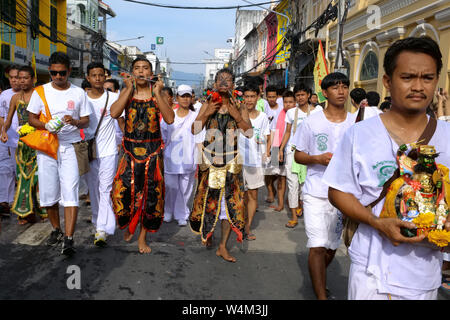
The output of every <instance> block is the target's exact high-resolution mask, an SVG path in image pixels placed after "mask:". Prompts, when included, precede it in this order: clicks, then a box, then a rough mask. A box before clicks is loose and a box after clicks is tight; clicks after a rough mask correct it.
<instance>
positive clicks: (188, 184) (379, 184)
mask: <svg viewBox="0 0 450 320" xmlns="http://www.w3.org/2000/svg"><path fill="white" fill-rule="evenodd" d="M441 68H442V59H441V52H440V49H439V47H438V45H437V44H436V43H435V42H434V41H433V40H431V39H429V38H426V37H425V38H406V39H403V40H399V41H397V42H395V43H394V44H393V45H391V46H390V47H389V49H388V50H387V53H386V56H385V59H384V69H385V75H384V77H383V83H384V85H385V87H386V88H387V90H388V91H389V93H390V96H389V97H385V99H384V102H382V103H381V104H380V95H379V94H378V93H377V92H374V91H369V92H366V91H365V90H364V89H362V88H355V89H353V90H351V91H350V90H349V88H350V86H351V85H350V81H349V79H348V78H347V76H346V75H344V74H342V73H339V72H335V73H330V74H328V75H327V76H326V77H325V78H324V79H323V80H322V82H321V90H322V94H323V96H324V97H325V99H326V102H322V103H319V101H318V95H317V94H315V93H313V92H312V90H311V89H310V88H309V87H308V86H307V85H306V84H305V83H302V82H298V83H296V84H295V86H294V87H293V90H290V89H289V88H283V87H282V86H273V85H268V86H266V87H265V89H264V81H263V80H262V79H261V78H259V77H248V78H246V79H245V83H244V85H243V87H239V88H235V76H234V74H233V72H232V71H231V70H230V69H226V68H225V69H222V70H220V71H218V72H217V74H216V76H215V82H214V88H211V89H210V90H208V91H207V93H206V94H205V95H204V97H202V98H201V99H199V101H197V99H196V98H195V94H194V92H193V90H192V88H191V87H190V86H189V85H180V86H178V88H177V90H176V95H174V93H173V91H172V89H170V88H168V87H164V84H163V82H162V80H161V79H160V78H159V77H158V76H155V75H154V74H153V70H152V64H151V63H150V62H149V61H148V60H147V59H146V58H144V57H138V58H136V59H135V60H134V61H133V63H132V67H131V70H130V72H129V73H126V74H123V87H122V88H120V83H119V82H118V81H117V80H115V79H111V78H109V76H108V74H107V70H106V69H105V67H104V66H103V65H102V64H101V63H97V62H93V63H91V64H89V65H88V66H87V74H86V80H85V81H84V82H83V85H82V88H80V87H77V86H75V85H73V84H72V83H71V82H70V81H69V80H68V79H69V75H70V72H71V67H70V59H69V58H68V56H67V55H66V54H64V53H62V52H55V53H53V54H52V55H51V57H50V59H49V73H50V77H51V82H49V83H46V84H43V85H41V86H37V87H36V88H35V87H34V83H35V79H34V76H35V75H34V71H33V69H32V68H31V67H27V66H25V67H16V66H12V67H10V68H9V71H8V78H9V81H10V85H11V88H10V89H8V90H5V91H3V92H2V93H1V95H0V107H1V110H0V125H1V141H2V143H0V179H3V181H4V182H5V184H4V186H3V187H2V188H0V206H1V208H0V210H1V214H2V215H3V216H4V217H9V216H10V215H11V213H10V212H12V213H14V214H16V215H17V217H18V221H19V223H20V224H26V223H34V222H35V221H36V220H37V218H39V219H40V220H42V221H45V220H46V219H48V220H49V221H50V223H51V225H52V228H53V230H52V232H51V234H50V237H49V239H48V240H47V244H48V245H49V246H56V245H58V244H59V243H62V251H61V252H62V254H64V255H68V256H70V255H73V254H74V253H75V245H74V232H75V227H76V222H77V215H78V207H79V199H80V192H79V190H80V185H81V184H82V181H85V183H86V185H87V187H88V190H89V198H90V203H91V211H92V223H93V225H94V226H95V228H96V232H95V240H94V245H97V246H105V245H107V239H108V235H112V234H114V233H115V232H116V229H117V227H119V228H120V229H125V233H124V240H125V241H131V239H132V238H133V236H134V233H135V232H136V229H137V228H138V227H139V226H138V225H139V224H140V230H139V232H138V250H139V252H140V253H142V254H145V253H150V252H151V248H150V246H149V243H148V239H147V233H154V232H157V231H158V230H159V228H160V227H161V225H162V224H163V223H169V222H171V221H172V220H175V221H176V222H177V223H178V225H179V226H180V227H183V226H187V225H189V226H190V228H191V229H192V231H193V232H194V233H196V234H199V235H200V239H201V241H202V243H203V244H204V245H205V246H206V247H211V246H213V234H214V230H215V227H216V224H217V222H218V221H219V220H220V229H221V239H220V241H219V244H218V247H217V250H216V255H217V256H218V257H221V258H222V259H224V260H226V261H229V262H236V258H235V257H233V256H232V255H231V254H230V252H229V251H228V249H227V243H228V240H229V237H230V234H231V231H233V232H234V233H235V234H236V237H237V241H239V242H242V241H255V240H257V239H256V236H255V234H254V233H253V232H252V230H253V229H252V222H253V220H254V217H255V214H256V212H257V208H258V191H259V190H260V189H261V188H264V187H265V188H267V198H266V199H265V201H266V202H267V205H268V206H269V207H270V208H272V209H273V210H274V211H278V212H279V211H282V210H283V209H284V208H285V203H286V204H287V206H288V208H289V210H288V211H289V213H290V218H289V220H288V221H287V222H286V225H285V227H286V228H295V227H296V226H297V225H298V221H299V218H304V223H305V230H306V235H307V238H308V241H307V243H306V247H307V248H308V249H309V255H308V267H309V273H310V277H311V282H312V284H313V288H314V292H315V294H316V296H317V298H318V299H327V298H329V297H330V294H329V291H328V289H327V286H326V279H327V277H326V274H327V271H326V270H327V267H328V266H329V265H330V263H331V262H332V260H333V258H334V255H335V253H336V250H337V248H338V247H339V246H340V245H341V242H342V235H343V230H344V229H345V228H344V225H345V224H346V222H348V221H350V220H349V219H352V220H354V221H357V222H358V223H359V226H358V228H357V229H356V231H355V232H354V235H353V238H352V240H351V243H349V244H348V245H349V248H348V252H349V256H350V259H351V267H350V275H349V286H348V287H349V299H436V297H437V289H438V288H439V287H440V286H442V287H443V288H445V289H447V290H449V289H450V288H449V278H448V277H447V278H446V279H444V281H443V282H442V281H441V280H442V279H441V270H445V269H450V268H449V262H448V261H449V260H450V259H449V256H448V253H447V254H443V253H442V252H440V251H439V250H435V249H430V248H428V247H424V246H419V245H417V243H419V242H421V241H422V240H423V239H424V237H425V235H417V236H414V237H406V236H405V235H404V234H403V233H402V232H401V228H409V229H414V228H415V226H414V224H412V223H411V222H406V221H402V220H400V219H393V218H389V219H380V218H379V216H380V212H381V210H382V207H383V201H379V200H383V199H382V197H380V193H382V190H383V184H385V182H386V181H387V180H388V179H389V178H390V174H392V172H393V170H392V172H390V174H389V173H386V172H382V171H380V170H379V166H378V165H379V164H380V163H384V164H394V165H395V163H396V162H395V161H396V152H397V149H399V147H400V146H402V145H405V146H407V148H410V147H411V146H412V145H414V143H415V142H418V140H420V139H419V138H420V137H421V136H422V133H423V132H424V130H425V128H428V126H429V123H431V122H432V120H431V119H434V118H438V119H439V120H441V121H437V125H436V127H435V132H434V135H432V137H430V138H431V140H430V142H429V144H430V145H432V146H434V147H435V148H436V150H437V151H438V156H437V158H436V159H437V161H438V162H439V163H440V164H443V165H445V166H447V167H449V166H450V149H449V147H448V144H447V143H446V137H447V136H449V134H450V125H449V124H448V123H447V122H449V121H450V105H448V104H447V105H446V101H447V99H448V95H447V92H446V91H445V90H441V89H437V83H438V80H439V74H440V71H441ZM435 97H436V100H437V101H436V103H433V99H434V98H435ZM347 101H349V102H350V103H351V106H352V108H353V110H352V111H353V112H349V111H347V109H346V104H347ZM42 114H44V115H45V116H46V118H48V119H50V120H44V118H42V117H41V115H42ZM429 119H430V120H429ZM33 130H46V131H48V133H49V134H53V135H55V136H56V137H57V138H58V144H59V145H58V149H57V155H56V157H52V156H51V155H49V154H47V153H45V152H43V151H36V150H34V149H32V148H30V147H29V146H28V145H27V144H26V143H24V142H23V141H22V140H21V139H20V137H23V136H26V135H27V134H28V133H29V132H31V131H33ZM84 142H89V144H88V145H90V144H91V143H93V149H92V150H93V153H94V154H95V155H93V156H92V157H91V159H90V160H89V169H88V172H87V173H85V172H81V165H80V160H79V159H80V153H81V151H79V150H81V147H80V146H81V145H83V143H84ZM419 143H420V141H419ZM89 148H90V147H89ZM89 150H90V149H89ZM377 170H378V171H377ZM286 198H287V201H286ZM377 198H380V199H377ZM375 199H377V200H378V201H379V202H377V204H376V205H375V204H374V205H373V206H371V207H368V205H369V204H372V203H374V200H375ZM191 200H192V205H191V206H190V205H189V203H190V202H191ZM60 206H62V207H63V208H64V220H65V225H64V231H63V228H62V227H61V223H60V214H59V207H60ZM448 221H449V222H447V223H446V224H445V227H446V230H450V219H448Z"/></svg>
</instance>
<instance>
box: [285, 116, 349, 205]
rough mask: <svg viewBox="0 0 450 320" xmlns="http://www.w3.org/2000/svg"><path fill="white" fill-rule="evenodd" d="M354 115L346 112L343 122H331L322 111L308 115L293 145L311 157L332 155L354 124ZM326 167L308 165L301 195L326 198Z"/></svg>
mask: <svg viewBox="0 0 450 320" xmlns="http://www.w3.org/2000/svg"><path fill="white" fill-rule="evenodd" d="M355 119H356V115H355V114H354V113H353V114H352V113H350V112H347V118H346V119H345V121H343V122H339V123H336V122H331V121H329V120H328V119H327V117H326V116H325V114H324V112H323V110H322V111H321V112H316V113H314V114H312V115H310V116H309V117H308V118H307V119H305V121H303V122H302V125H301V126H300V128H299V129H298V130H297V132H296V134H295V136H294V139H293V144H294V145H295V146H296V148H297V150H298V151H303V152H305V153H307V154H309V155H311V156H316V155H320V154H323V153H326V152H331V153H334V151H335V149H336V147H337V145H338V144H339V142H340V140H341V138H342V136H343V135H344V132H345V131H346V130H347V129H348V128H349V127H350V126H352V125H353V124H354V123H355ZM326 168H327V167H326V166H323V165H321V164H312V165H308V170H307V173H306V180H305V184H304V186H303V193H305V194H309V195H311V196H314V197H320V198H328V185H326V184H324V183H323V182H322V176H323V173H324V172H325V169H326Z"/></svg>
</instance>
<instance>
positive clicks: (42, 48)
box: [0, 0, 67, 87]
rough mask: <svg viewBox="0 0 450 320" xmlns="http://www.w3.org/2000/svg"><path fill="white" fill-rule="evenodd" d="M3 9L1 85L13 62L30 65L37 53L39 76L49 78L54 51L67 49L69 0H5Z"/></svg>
mask: <svg viewBox="0 0 450 320" xmlns="http://www.w3.org/2000/svg"><path fill="white" fill-rule="evenodd" d="M0 12H1V16H0V44H1V47H0V51H1V52H0V74H1V79H0V81H1V85H2V86H3V87H5V86H7V85H8V81H7V79H6V78H5V76H4V74H5V71H6V70H7V67H8V66H9V65H11V64H18V65H29V64H31V61H32V57H33V56H34V58H35V60H36V72H37V77H38V79H37V80H38V81H39V82H46V81H48V80H49V75H48V59H49V57H50V55H51V54H52V53H53V52H55V51H62V52H66V51H67V47H66V44H65V43H66V40H67V22H66V19H67V16H66V0H2V1H0Z"/></svg>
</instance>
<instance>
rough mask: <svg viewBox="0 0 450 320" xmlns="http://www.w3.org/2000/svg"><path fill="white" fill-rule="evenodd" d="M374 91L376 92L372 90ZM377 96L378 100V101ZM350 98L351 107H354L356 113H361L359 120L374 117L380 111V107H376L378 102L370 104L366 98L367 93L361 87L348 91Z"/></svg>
mask: <svg viewBox="0 0 450 320" xmlns="http://www.w3.org/2000/svg"><path fill="white" fill-rule="evenodd" d="M374 93H376V92H374ZM379 97H380V96H378V102H379ZM350 98H351V102H352V105H353V107H355V109H356V112H355V113H356V114H361V115H360V117H361V120H365V119H369V118H371V117H375V116H377V115H379V114H380V113H382V112H383V111H381V110H380V109H378V107H377V106H378V103H377V104H376V105H371V104H369V103H368V100H367V93H366V91H365V90H364V89H363V88H355V89H353V90H352V91H350Z"/></svg>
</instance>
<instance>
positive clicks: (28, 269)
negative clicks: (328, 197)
mask: <svg viewBox="0 0 450 320" xmlns="http://www.w3.org/2000/svg"><path fill="white" fill-rule="evenodd" d="M260 190H261V191H260V192H259V209H258V211H257V213H256V216H255V220H254V226H253V229H254V233H255V235H256V237H257V239H256V240H255V241H244V243H243V244H242V245H241V244H239V243H237V242H236V241H235V237H234V235H232V236H231V237H230V241H229V248H230V252H231V254H232V255H234V256H235V257H236V259H237V262H236V263H229V262H225V261H224V260H223V259H221V258H218V257H216V255H215V248H216V247H217V243H218V241H219V239H220V230H217V229H218V228H217V229H216V233H215V241H214V248H213V249H210V250H208V249H206V248H204V247H203V246H202V245H201V242H200V238H199V236H197V235H195V234H193V233H192V232H191V231H190V229H189V227H179V226H178V225H177V223H176V222H171V223H164V224H163V225H162V227H161V229H160V230H159V232H158V233H156V234H153V235H151V236H150V241H151V242H150V246H151V248H152V252H151V254H149V255H141V254H139V253H138V249H137V236H136V235H135V237H134V238H133V240H132V242H131V243H126V242H124V241H123V240H122V236H123V231H121V230H117V231H116V234H115V235H114V236H112V237H110V238H109V239H108V247H106V248H98V247H95V246H94V245H93V228H92V225H91V224H90V223H89V222H88V221H87V220H88V219H89V217H90V210H89V207H86V206H84V205H83V206H81V207H80V208H81V210H80V214H79V216H78V222H77V230H76V232H75V236H74V239H75V247H76V249H77V253H76V254H75V256H74V257H72V258H65V257H64V256H62V255H61V254H60V250H61V247H60V245H59V246H58V247H56V248H49V247H47V246H46V245H45V241H46V239H47V237H48V235H49V234H50V232H51V227H50V224H49V222H45V223H40V222H38V223H36V224H34V225H32V226H29V225H25V226H20V225H18V223H17V221H16V218H15V217H11V218H10V219H4V220H3V221H2V226H1V232H0V269H1V272H0V283H1V290H0V299H21V300H23V299H25V300H26V299H89V300H91V299H95V300H97V299H114V300H116V299H117V300H128V299H150V300H185V299H188V300H311V299H315V295H314V292H313V289H312V286H311V282H310V279H309V273H308V266H307V257H308V251H307V249H306V247H305V244H306V235H305V230H304V224H303V218H300V220H299V224H298V226H297V227H296V228H294V229H288V228H286V227H285V226H284V225H285V223H286V222H287V220H288V214H287V211H286V210H285V211H283V212H282V213H277V212H275V211H273V210H272V209H270V208H269V207H268V206H267V205H266V203H265V202H264V199H265V188H261V189H260ZM80 203H83V201H80ZM61 212H62V208H61ZM349 265H350V260H349V258H348V256H347V255H346V249H345V247H344V246H341V248H339V249H338V251H337V254H336V258H335V260H334V261H333V262H332V264H331V265H330V267H329V269H328V273H327V276H328V278H327V283H328V288H329V289H330V291H331V293H332V294H333V295H334V296H335V297H336V298H337V299H339V300H345V299H346V298H347V280H348V271H349ZM70 266H72V267H70ZM73 266H75V268H77V267H79V271H80V275H81V278H80V289H77V288H73V286H72V285H71V284H73V281H72V278H71V277H72V274H73V268H74V267H73ZM70 287H72V288H73V289H69V288H70ZM448 298H449V296H445V295H443V294H442V292H440V296H439V299H442V300H446V299H448Z"/></svg>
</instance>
